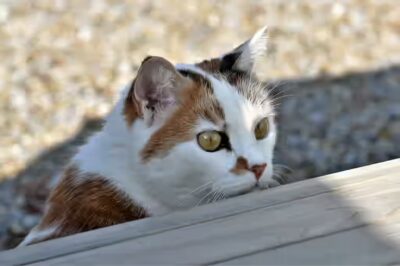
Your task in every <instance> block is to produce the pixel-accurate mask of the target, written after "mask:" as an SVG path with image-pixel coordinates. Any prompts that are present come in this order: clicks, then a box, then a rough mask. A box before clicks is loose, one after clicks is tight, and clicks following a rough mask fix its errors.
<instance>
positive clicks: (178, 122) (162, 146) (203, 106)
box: [141, 82, 224, 161]
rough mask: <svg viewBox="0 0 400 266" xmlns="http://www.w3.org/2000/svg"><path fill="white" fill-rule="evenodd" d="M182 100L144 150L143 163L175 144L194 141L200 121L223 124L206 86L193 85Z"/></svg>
mask: <svg viewBox="0 0 400 266" xmlns="http://www.w3.org/2000/svg"><path fill="white" fill-rule="evenodd" d="M181 99H182V101H181V104H180V105H179V106H178V108H177V110H176V111H175V112H174V113H173V114H172V115H171V116H170V117H169V119H168V120H167V121H166V122H165V123H164V125H163V126H162V127H161V128H160V129H159V130H157V131H156V132H155V133H154V134H153V135H152V136H151V138H150V140H149V141H148V143H147V144H146V145H145V147H144V148H143V150H142V152H141V156H142V159H143V161H148V160H149V159H151V158H152V157H155V156H157V155H164V154H166V153H167V152H168V150H170V149H171V148H173V147H174V146H175V145H176V144H178V143H181V142H185V141H189V140H191V139H194V138H195V135H194V134H195V132H194V131H193V129H194V127H195V125H196V121H197V120H198V119H199V118H200V117H201V118H203V119H207V120H210V121H212V122H213V123H218V122H223V120H224V115H223V111H222V108H221V107H220V106H219V104H218V102H217V100H216V99H215V98H214V96H213V94H212V91H211V88H209V87H208V86H206V84H205V83H204V82H193V83H192V85H191V87H189V88H185V89H184V90H182V94H181Z"/></svg>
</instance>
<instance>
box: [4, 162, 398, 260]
mask: <svg viewBox="0 0 400 266" xmlns="http://www.w3.org/2000/svg"><path fill="white" fill-rule="evenodd" d="M399 169H400V160H392V161H389V162H385V163H380V164H376V165H371V166H367V167H362V168H358V169H353V170H350V171H345V172H341V173H335V174H332V175H328V176H325V177H321V178H316V179H313V180H307V181H302V182H298V183H295V184H290V185H286V186H282V187H279V188H275V189H272V190H269V191H265V192H260V193H253V194H251V195H245V196H242V197H237V198H234V199H230V200H227V201H224V202H220V203H217V204H212V205H208V206H201V207H199V208H194V209H192V210H189V211H184V212H176V213H174V214H171V215H167V216H164V217H154V218H150V219H145V220H142V221H138V222H132V223H127V224H123V225H118V226H113V227H109V228H104V229H100V230H95V231H92V232H87V233H83V234H80V235H77V236H72V237H66V238H64V239H58V240H54V241H48V242H45V243H41V244H38V245H33V246H30V247H26V248H21V249H17V250H13V251H8V252H3V253H0V265H5V264H6V263H12V264H23V263H28V262H34V261H41V260H45V259H46V258H55V257H59V256H62V255H66V254H72V253H75V252H78V251H84V250H90V249H93V248H96V247H101V246H105V245H110V244H113V243H118V242H123V241H127V240H129V239H137V240H136V241H140V239H141V238H145V236H150V237H153V236H156V234H157V233H162V232H168V231H169V230H175V229H179V228H182V229H180V230H184V229H185V227H187V226H190V225H192V224H193V225H196V224H198V225H202V224H203V223H208V222H209V221H213V220H216V222H217V221H218V220H220V219H225V217H227V218H228V219H229V217H232V218H234V217H235V216H236V215H240V214H241V213H246V212H252V211H255V210H257V209H265V208H267V207H268V206H270V207H272V206H275V205H277V206H278V205H282V204H290V202H292V201H295V200H298V199H303V198H304V199H307V198H310V197H314V195H324V194H326V193H328V192H330V191H337V190H340V189H344V188H346V187H348V188H349V189H350V192H351V187H354V186H357V184H360V182H361V183H365V184H366V183H368V182H370V181H373V180H375V179H377V178H379V176H382V174H386V173H393V174H395V173H398V172H399ZM389 182H392V185H393V182H394V183H396V180H394V181H393V180H390V181H389ZM390 185H391V184H389V186H390ZM386 186H388V185H386ZM397 188H398V184H397ZM293 204H294V203H293ZM268 216H269V215H268ZM245 223H246V222H245ZM178 231H179V230H178ZM199 234H200V236H203V235H204V232H200V233H199ZM174 241H175V239H170V240H169V242H174ZM122 244H123V243H122ZM110 248H111V247H110Z"/></svg>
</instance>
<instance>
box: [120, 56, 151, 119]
mask: <svg viewBox="0 0 400 266" xmlns="http://www.w3.org/2000/svg"><path fill="white" fill-rule="evenodd" d="M145 60H146V59H145ZM134 87H135V80H134V81H133V82H132V85H131V88H130V89H129V92H128V95H127V96H126V99H125V105H124V110H123V115H124V117H125V121H126V123H127V124H128V126H131V125H132V124H133V122H135V120H136V119H137V118H140V117H142V116H143V114H142V111H141V108H140V103H139V102H138V101H137V100H136V98H135V94H134Z"/></svg>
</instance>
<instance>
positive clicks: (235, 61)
mask: <svg viewBox="0 0 400 266" xmlns="http://www.w3.org/2000/svg"><path fill="white" fill-rule="evenodd" d="M267 39H268V30H267V27H266V26H265V27H263V28H261V29H259V30H258V31H257V32H256V33H255V34H254V35H253V37H251V38H250V39H249V40H247V41H246V42H244V43H242V44H241V45H239V46H238V47H236V48H235V49H234V50H233V51H231V52H229V53H226V54H224V55H223V56H222V57H221V65H220V71H221V72H223V71H227V70H237V71H243V72H247V73H251V72H252V70H253V67H254V63H255V61H256V60H257V59H258V58H259V57H262V56H264V55H265V53H266V51H267Z"/></svg>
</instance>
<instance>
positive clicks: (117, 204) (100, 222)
mask: <svg viewBox="0 0 400 266" xmlns="http://www.w3.org/2000/svg"><path fill="white" fill-rule="evenodd" d="M82 175H84V176H82ZM81 178H84V179H82V180H81ZM47 204H48V208H49V209H48V210H47V211H46V213H45V215H44V217H43V218H42V220H41V222H40V223H39V225H38V226H37V227H36V229H37V230H38V231H41V230H46V229H48V228H51V227H53V226H55V227H57V230H56V231H55V232H54V233H52V234H51V235H50V236H48V237H46V238H44V239H34V240H33V241H32V242H30V243H28V244H33V243H37V242H42V241H45V240H49V239H54V238H58V237H63V236H67V235H72V234H76V233H80V232H84V231H89V230H93V229H96V228H101V227H106V226H110V225H114V224H119V223H124V222H128V221H132V220H138V219H142V218H145V217H147V216H148V215H147V213H146V211H145V210H144V209H143V208H142V207H140V206H137V205H135V203H134V202H133V201H132V200H131V199H129V198H128V196H127V195H124V193H123V192H121V191H120V190H118V189H117V188H115V187H114V186H113V185H111V184H110V183H109V181H108V180H106V179H105V178H103V177H102V176H99V175H96V174H90V173H79V170H78V169H77V168H76V167H69V168H68V169H67V170H66V171H65V173H64V176H63V177H62V180H61V181H60V183H59V184H58V185H57V187H56V188H55V189H54V190H53V192H52V193H51V194H50V197H49V199H48V202H47Z"/></svg>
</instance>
